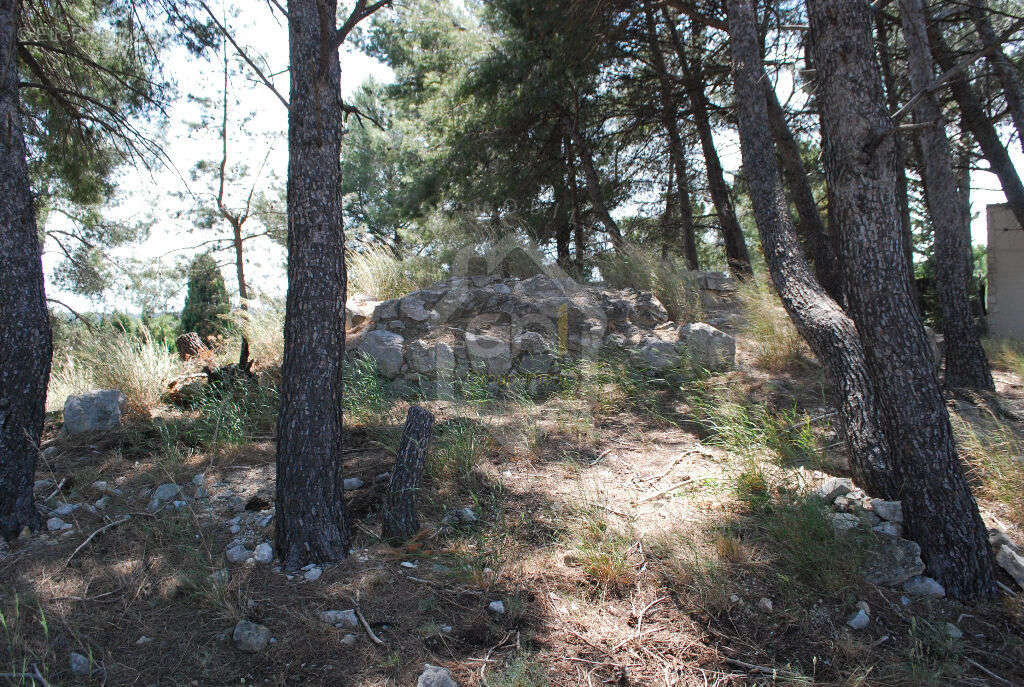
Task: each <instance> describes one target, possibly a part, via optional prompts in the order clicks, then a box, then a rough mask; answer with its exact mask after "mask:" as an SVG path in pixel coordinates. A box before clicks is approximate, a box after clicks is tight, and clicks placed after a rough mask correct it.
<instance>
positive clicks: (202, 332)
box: [181, 253, 231, 341]
mask: <svg viewBox="0 0 1024 687" xmlns="http://www.w3.org/2000/svg"><path fill="white" fill-rule="evenodd" d="M230 311H231V302H230V301H229V299H228V290H227V287H226V286H225V285H224V275H222V274H221V272H220V268H219V267H217V261H216V260H214V259H213V256H212V255H210V254H209V253H203V254H201V255H197V256H196V258H195V260H193V261H192V265H191V266H190V267H189V271H188V294H187V295H186V296H185V309H184V310H182V311H181V331H182V333H187V332H196V333H197V334H199V337H200V338H201V339H203V341H207V340H208V339H209V338H210V337H211V336H216V335H218V334H221V333H223V332H224V330H225V327H226V325H227V323H226V321H225V319H224V316H225V315H227V314H228V313H229V312H230Z"/></svg>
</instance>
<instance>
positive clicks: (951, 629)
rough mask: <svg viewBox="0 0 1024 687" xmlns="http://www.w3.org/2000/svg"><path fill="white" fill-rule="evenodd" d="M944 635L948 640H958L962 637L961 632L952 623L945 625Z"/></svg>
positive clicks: (962, 633)
mask: <svg viewBox="0 0 1024 687" xmlns="http://www.w3.org/2000/svg"><path fill="white" fill-rule="evenodd" d="M946 634H947V635H948V636H949V638H950V639H960V638H962V637H963V636H964V632H963V630H961V629H960V628H959V627H957V626H956V625H954V624H953V623H946Z"/></svg>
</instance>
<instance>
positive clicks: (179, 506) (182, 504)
mask: <svg viewBox="0 0 1024 687" xmlns="http://www.w3.org/2000/svg"><path fill="white" fill-rule="evenodd" d="M187 505H188V501H172V502H171V508H173V509H174V510H181V509H182V508H184V507H185V506H187Z"/></svg>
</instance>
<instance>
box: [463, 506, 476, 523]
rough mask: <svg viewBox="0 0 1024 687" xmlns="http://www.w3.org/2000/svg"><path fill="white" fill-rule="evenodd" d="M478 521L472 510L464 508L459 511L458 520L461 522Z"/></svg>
mask: <svg viewBox="0 0 1024 687" xmlns="http://www.w3.org/2000/svg"><path fill="white" fill-rule="evenodd" d="M478 519H479V518H477V516H476V513H474V512H473V509H472V508H469V507H466V508H463V509H462V510H460V511H459V520H461V521H462V522H476V521H477V520H478Z"/></svg>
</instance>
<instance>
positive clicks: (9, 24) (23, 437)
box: [0, 0, 53, 539]
mask: <svg viewBox="0 0 1024 687" xmlns="http://www.w3.org/2000/svg"><path fill="white" fill-rule="evenodd" d="M20 18H21V0H0V275H2V277H0V313H2V314H3V316H2V317H0V534H2V535H3V536H4V538H6V539H12V538H14V537H17V536H18V534H19V533H20V532H21V530H22V529H23V528H25V527H28V528H30V529H33V530H34V529H36V528H38V527H39V524H40V516H39V513H38V512H37V511H36V508H35V504H34V502H33V494H32V490H33V488H34V486H35V470H36V457H37V455H38V452H39V439H40V437H41V435H42V432H43V417H44V410H45V404H46V385H47V382H48V380H49V377H50V357H51V355H52V352H53V343H52V338H51V334H50V317H49V313H48V312H47V310H46V296H45V292H44V289H43V264H42V257H41V254H40V246H39V233H38V231H37V230H36V216H35V207H34V205H33V200H32V192H31V189H30V186H29V177H28V164H27V163H26V159H25V155H26V149H25V136H24V131H23V129H22V121H21V114H20V110H19V106H18V64H17V52H16V46H17V40H18V23H19V21H20Z"/></svg>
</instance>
